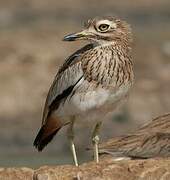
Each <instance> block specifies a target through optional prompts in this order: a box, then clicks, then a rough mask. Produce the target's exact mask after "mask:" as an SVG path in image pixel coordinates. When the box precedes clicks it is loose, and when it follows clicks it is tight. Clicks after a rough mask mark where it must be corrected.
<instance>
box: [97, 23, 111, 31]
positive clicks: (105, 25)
mask: <svg viewBox="0 0 170 180" xmlns="http://www.w3.org/2000/svg"><path fill="white" fill-rule="evenodd" d="M109 27H110V26H109V25H108V24H101V25H100V26H99V27H98V29H99V30H100V31H101V32H106V31H107V30H108V29H109Z"/></svg>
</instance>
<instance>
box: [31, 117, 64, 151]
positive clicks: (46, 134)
mask: <svg viewBox="0 0 170 180" xmlns="http://www.w3.org/2000/svg"><path fill="white" fill-rule="evenodd" d="M61 127H62V125H61V123H60V121H59V120H56V119H53V118H48V119H47V121H46V123H45V124H44V125H43V126H42V127H41V129H40V130H39V132H38V134H37V136H36V138H35V140H34V144H33V145H34V146H35V147H36V148H37V149H38V151H42V150H43V149H44V147H45V146H46V145H47V144H48V143H49V142H50V141H51V140H52V139H53V137H54V136H55V135H56V133H57V132H58V131H59V130H60V128H61Z"/></svg>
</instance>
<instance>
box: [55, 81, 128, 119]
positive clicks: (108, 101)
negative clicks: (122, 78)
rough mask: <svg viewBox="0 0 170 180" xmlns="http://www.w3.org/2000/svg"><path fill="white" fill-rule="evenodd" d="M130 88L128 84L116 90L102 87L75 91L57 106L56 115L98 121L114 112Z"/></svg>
mask: <svg viewBox="0 0 170 180" xmlns="http://www.w3.org/2000/svg"><path fill="white" fill-rule="evenodd" d="M130 87H131V85H130V84H125V85H123V86H121V87H120V88H119V89H117V90H109V89H104V88H102V87H98V88H95V89H94V88H91V89H90V88H89V89H88V90H87V91H82V88H81V89H77V91H76V93H75V94H74V95H73V96H72V97H71V96H70V97H68V98H67V99H66V100H65V102H63V104H61V105H60V106H59V108H58V110H57V111H56V115H57V116H63V117H69V116H72V115H76V116H77V117H79V118H78V119H85V118H84V117H87V118H89V117H90V119H99V117H100V116H103V115H105V114H106V113H108V112H112V111H114V109H115V107H116V106H117V105H118V104H119V102H120V101H121V100H122V99H124V98H125V97H126V95H127V94H128V92H129V89H130ZM83 88H85V87H83ZM81 117H83V118H81Z"/></svg>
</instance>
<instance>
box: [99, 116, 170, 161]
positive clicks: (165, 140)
mask: <svg viewBox="0 0 170 180" xmlns="http://www.w3.org/2000/svg"><path fill="white" fill-rule="evenodd" d="M169 132H170V114H165V115H161V116H159V117H157V118H155V119H153V120H152V121H151V122H149V123H146V124H144V125H142V127H140V128H138V129H137V130H136V131H135V132H133V133H130V134H128V135H123V136H120V137H114V138H111V139H109V140H108V141H107V142H104V143H102V144H100V145H99V153H100V155H103V154H109V155H111V156H112V157H113V158H114V159H115V160H117V159H126V158H130V159H148V158H154V157H170V145H169V144H170V133H169Z"/></svg>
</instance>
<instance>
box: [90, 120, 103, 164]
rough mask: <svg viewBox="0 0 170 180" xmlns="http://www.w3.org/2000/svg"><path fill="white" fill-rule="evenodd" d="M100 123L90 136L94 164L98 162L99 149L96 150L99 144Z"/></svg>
mask: <svg viewBox="0 0 170 180" xmlns="http://www.w3.org/2000/svg"><path fill="white" fill-rule="evenodd" d="M101 124H102V123H101V122H99V123H97V124H96V126H95V128H94V130H93V134H92V143H93V146H94V160H95V161H96V163H98V162H99V148H98V144H99V140H100V139H99V131H100V127H101Z"/></svg>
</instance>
